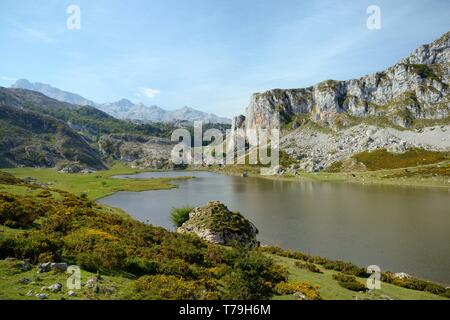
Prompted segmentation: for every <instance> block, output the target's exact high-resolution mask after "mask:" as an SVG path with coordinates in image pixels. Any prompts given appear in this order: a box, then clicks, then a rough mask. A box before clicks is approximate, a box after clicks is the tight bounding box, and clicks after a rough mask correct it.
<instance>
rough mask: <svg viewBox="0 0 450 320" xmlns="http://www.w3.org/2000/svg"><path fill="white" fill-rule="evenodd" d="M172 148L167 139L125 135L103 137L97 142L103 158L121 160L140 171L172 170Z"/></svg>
mask: <svg viewBox="0 0 450 320" xmlns="http://www.w3.org/2000/svg"><path fill="white" fill-rule="evenodd" d="M173 146H174V144H173V143H172V142H171V141H170V140H169V139H164V138H158V137H146V136H140V135H127V134H120V135H119V134H113V135H105V136H102V137H101V138H100V140H99V142H98V148H99V150H100V154H101V155H102V156H103V157H104V158H106V159H107V158H108V157H109V158H112V159H113V160H121V161H124V162H126V163H129V164H130V165H131V167H133V168H140V169H146V168H151V169H172V168H173V165H172V163H171V161H170V158H171V150H172V148H173Z"/></svg>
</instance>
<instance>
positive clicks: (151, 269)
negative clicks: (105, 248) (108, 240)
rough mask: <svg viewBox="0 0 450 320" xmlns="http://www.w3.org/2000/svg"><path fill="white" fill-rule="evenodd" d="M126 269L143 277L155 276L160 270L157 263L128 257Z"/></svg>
mask: <svg viewBox="0 0 450 320" xmlns="http://www.w3.org/2000/svg"><path fill="white" fill-rule="evenodd" d="M124 269H125V270H126V271H128V272H130V273H132V274H135V275H138V276H143V275H149V274H155V273H156V271H157V270H158V264H157V262H155V261H151V260H146V259H143V258H139V257H128V258H126V259H125V266H124Z"/></svg>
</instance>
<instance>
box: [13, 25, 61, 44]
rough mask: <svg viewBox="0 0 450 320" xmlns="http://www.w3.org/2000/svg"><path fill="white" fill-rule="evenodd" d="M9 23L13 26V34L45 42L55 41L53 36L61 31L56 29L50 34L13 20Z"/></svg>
mask: <svg viewBox="0 0 450 320" xmlns="http://www.w3.org/2000/svg"><path fill="white" fill-rule="evenodd" d="M10 23H11V24H12V26H13V27H14V31H13V32H12V35H13V36H20V37H26V38H30V39H34V40H38V41H42V42H47V43H51V42H55V41H56V40H55V38H54V36H55V35H57V34H60V33H61V31H56V32H54V34H52V35H50V34H48V33H47V32H44V31H42V30H38V29H34V28H30V27H28V26H25V25H22V24H20V23H17V22H15V21H11V22H10Z"/></svg>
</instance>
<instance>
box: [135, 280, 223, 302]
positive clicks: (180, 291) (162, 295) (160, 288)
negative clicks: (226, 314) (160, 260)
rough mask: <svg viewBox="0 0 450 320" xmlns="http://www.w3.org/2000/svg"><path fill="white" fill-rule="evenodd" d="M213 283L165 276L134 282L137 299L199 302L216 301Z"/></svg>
mask: <svg viewBox="0 0 450 320" xmlns="http://www.w3.org/2000/svg"><path fill="white" fill-rule="evenodd" d="M215 286H216V284H215V283H214V282H210V281H206V280H202V281H186V280H184V279H183V278H179V277H175V276H167V275H153V276H143V277H141V278H139V279H137V280H136V284H135V291H136V293H137V295H138V298H139V299H152V300H154V299H158V300H160V299H165V300H201V299H217V298H218V293H217V292H216V291H214V289H215Z"/></svg>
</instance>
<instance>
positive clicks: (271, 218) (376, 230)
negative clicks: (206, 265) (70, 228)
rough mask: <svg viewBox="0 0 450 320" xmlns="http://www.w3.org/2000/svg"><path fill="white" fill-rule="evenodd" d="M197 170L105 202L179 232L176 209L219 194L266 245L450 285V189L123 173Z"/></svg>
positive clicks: (111, 197)
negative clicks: (166, 185)
mask: <svg viewBox="0 0 450 320" xmlns="http://www.w3.org/2000/svg"><path fill="white" fill-rule="evenodd" d="M179 176H195V177H196V178H195V179H189V180H180V181H177V182H176V184H177V185H178V186H179V187H178V188H177V189H172V190H156V191H145V192H118V193H116V194H114V195H111V196H109V197H106V198H103V199H101V200H100V201H99V203H103V204H107V205H111V206H115V207H119V208H122V209H124V210H125V211H127V212H128V213H130V214H131V215H133V216H134V217H136V218H137V219H139V220H141V221H144V222H148V223H151V224H153V225H157V226H162V227H165V228H168V229H171V230H174V228H173V226H172V224H171V222H170V220H169V213H170V211H171V210H172V209H173V208H175V207H182V206H186V205H190V206H201V205H204V204H206V203H207V202H208V201H211V200H220V201H222V202H223V203H225V204H226V205H227V206H228V208H230V209H231V210H233V211H239V212H241V213H242V214H243V215H244V216H245V217H246V218H247V219H249V220H250V221H252V222H253V223H254V224H255V225H256V226H257V228H258V229H259V231H260V233H259V236H258V239H259V240H260V241H261V242H262V243H263V244H271V245H278V246H280V247H282V248H289V249H295V250H298V251H302V252H306V253H311V254H314V255H320V256H323V257H327V258H331V259H341V260H346V261H351V262H353V263H355V264H358V265H361V266H368V265H372V264H375V265H378V266H380V268H381V269H382V270H383V271H387V270H390V271H394V272H407V273H410V274H413V275H415V276H417V277H421V278H425V279H429V280H434V281H438V282H441V283H443V284H446V285H448V284H450V192H449V191H448V190H446V189H444V190H441V189H425V188H412V187H394V186H366V185H357V184H350V183H327V182H315V181H280V180H269V179H262V178H243V177H233V176H226V175H220V174H215V173H210V172H186V171H184V172H177V171H174V172H148V173H141V174H137V175H132V176H120V177H119V178H158V177H179Z"/></svg>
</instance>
